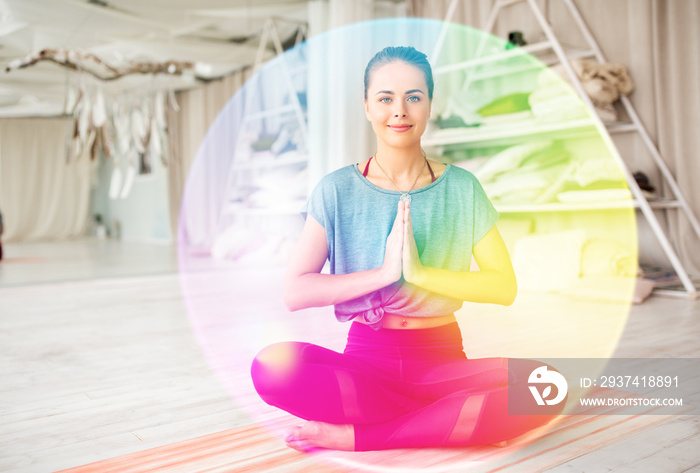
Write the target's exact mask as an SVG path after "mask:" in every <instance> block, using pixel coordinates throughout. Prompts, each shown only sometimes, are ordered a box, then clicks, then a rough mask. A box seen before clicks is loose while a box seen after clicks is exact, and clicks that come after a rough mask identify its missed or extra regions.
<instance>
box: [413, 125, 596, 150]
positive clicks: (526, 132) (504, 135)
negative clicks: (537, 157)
mask: <svg viewBox="0 0 700 473" xmlns="http://www.w3.org/2000/svg"><path fill="white" fill-rule="evenodd" d="M562 131H566V132H567V136H570V135H578V134H580V135H588V134H593V133H596V132H597V128H596V126H595V123H594V122H593V121H592V120H590V119H583V120H575V121H570V122H555V123H545V124H543V123H537V122H535V121H534V120H531V121H528V122H525V121H518V122H507V123H506V122H504V123H502V124H498V125H482V126H477V127H470V128H444V129H440V130H437V131H434V132H432V133H431V134H430V136H427V137H425V138H423V140H422V144H423V146H426V147H430V146H443V145H456V144H466V143H474V144H475V143H486V142H490V141H500V142H508V140H512V139H517V138H522V137H533V136H537V137H538V138H546V137H548V135H554V134H557V133H559V132H562ZM498 144H499V143H494V144H493V146H497V145H498Z"/></svg>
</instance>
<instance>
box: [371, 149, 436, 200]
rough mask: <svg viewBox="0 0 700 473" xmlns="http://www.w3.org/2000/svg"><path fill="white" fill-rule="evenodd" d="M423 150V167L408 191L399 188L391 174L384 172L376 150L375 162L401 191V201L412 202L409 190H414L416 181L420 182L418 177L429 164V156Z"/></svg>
mask: <svg viewBox="0 0 700 473" xmlns="http://www.w3.org/2000/svg"><path fill="white" fill-rule="evenodd" d="M421 152H422V153H423V159H424V160H425V161H424V162H423V167H422V168H421V170H420V172H419V173H418V175H417V176H416V180H415V181H413V185H412V186H411V188H410V189H408V190H407V191H406V192H404V191H402V190H401V189H399V187H398V186H397V185H396V184H394V181H392V180H391V178H390V177H389V175H388V174H387V173H386V172H384V168H382V165H381V164H379V161H378V160H377V152H376V151H375V152H374V162H375V163H377V166H379V169H380V170H381V171H382V174H384V175H385V176H386V178H387V179H389V182H391V185H392V186H394V187H395V188H396V190H397V191H399V192H400V193H401V197H400V198H399V200H400V201H401V202H409V203H410V202H411V195H410V194H409V192H411V191H412V190H413V187H414V186H415V185H416V182H418V178H419V177H420V175H421V174H423V170H424V169H425V165H426V164H428V158H427V157H426V156H425V152H424V151H423V150H421Z"/></svg>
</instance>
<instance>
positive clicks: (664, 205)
mask: <svg viewBox="0 0 700 473" xmlns="http://www.w3.org/2000/svg"><path fill="white" fill-rule="evenodd" d="M562 1H563V2H564V4H565V5H566V6H567V8H568V10H569V12H570V13H571V16H572V17H573V20H574V22H575V23H576V26H577V27H578V28H579V30H580V32H581V34H582V35H583V37H584V39H585V41H586V43H587V44H588V46H589V47H590V50H589V51H585V52H583V53H580V52H579V53H576V55H575V57H595V58H596V59H597V60H598V62H600V63H605V62H607V60H606V58H605V56H604V55H603V52H602V51H601V49H600V46H599V45H598V43H597V42H596V40H595V38H594V37H593V35H592V34H591V31H590V29H589V28H588V26H587V25H586V23H585V22H584V20H583V17H582V16H581V13H580V12H579V10H578V8H577V7H576V5H575V4H574V2H573V0H562ZM459 2H460V0H452V1H451V2H450V5H449V7H448V10H447V14H446V17H445V20H444V21H445V25H444V26H443V28H442V31H441V34H440V36H439V38H438V41H437V43H436V47H435V50H434V53H433V56H432V58H431V60H432V61H436V60H437V56H438V54H439V52H440V50H441V49H442V43H443V42H444V40H445V37H446V33H447V28H448V23H449V22H451V20H452V17H453V16H454V12H455V10H456V8H457V4H458V3H459ZM522 2H527V4H528V5H529V6H530V9H531V10H532V13H533V15H534V16H535V19H536V20H537V23H538V24H539V26H540V28H541V29H542V32H543V33H544V35H545V38H546V41H543V42H539V43H535V44H531V45H527V46H525V47H524V48H523V49H525V50H527V52H535V51H542V50H550V49H551V50H553V51H554V53H555V54H556V56H557V59H558V60H559V62H560V63H561V65H562V66H563V68H564V69H565V70H566V73H567V74H568V75H569V77H570V78H571V83H572V85H573V86H574V88H575V90H576V92H577V93H578V94H579V96H580V97H581V99H583V102H584V103H585V104H586V106H587V107H588V109H589V111H590V112H591V115H592V116H593V117H594V119H595V121H596V123H597V126H598V128H599V129H601V130H605V131H604V132H601V136H602V137H603V139H604V140H606V142H607V143H608V144H609V145H610V146H615V145H614V143H613V142H612V140H611V139H610V137H609V133H629V132H632V133H639V136H640V137H641V139H642V141H643V143H644V145H645V146H646V147H647V149H648V150H649V153H650V154H651V156H652V159H653V160H654V163H655V164H656V166H658V168H659V169H660V170H661V173H662V175H663V177H664V178H665V180H666V182H667V183H668V186H669V189H670V190H671V193H672V194H673V198H672V199H668V200H666V199H664V200H663V201H660V202H653V203H651V202H649V201H648V200H647V199H646V198H645V197H644V194H643V193H642V190H641V188H640V187H639V185H638V184H637V181H636V180H635V179H634V177H633V176H632V173H631V172H630V170H629V169H628V168H627V165H626V164H625V163H624V162H622V161H620V162H619V163H618V164H619V165H620V168H621V170H622V172H623V173H624V176H625V180H626V181H627V185H628V186H629V188H630V191H631V192H632V195H633V196H634V203H635V206H636V207H638V208H639V209H640V211H641V212H642V215H644V217H645V218H646V220H647V222H649V225H650V227H651V229H652V231H653V232H654V235H655V236H656V238H657V240H658V241H659V243H660V244H661V247H662V249H663V250H664V252H665V253H666V256H667V257H668V259H669V261H670V262H671V265H672V266H673V269H674V270H675V271H676V274H677V275H678V278H679V279H680V281H681V283H682V284H683V288H684V289H685V291H684V292H683V291H671V290H664V289H658V290H655V293H657V294H660V295H668V296H687V297H688V298H690V299H695V298H696V297H697V296H698V290H697V288H696V287H695V285H694V283H693V281H692V280H691V278H690V275H689V274H688V271H687V270H686V269H685V267H684V266H683V263H682V262H681V261H680V259H679V258H678V255H677V254H676V251H675V249H674V248H673V246H672V245H671V242H670V241H669V239H668V237H667V236H666V234H665V232H664V230H663V228H662V227H661V225H660V223H659V221H658V219H657V218H656V215H655V214H654V209H664V210H668V209H680V210H681V211H682V212H683V214H684V215H685V216H686V218H687V219H688V221H689V222H690V225H691V227H692V228H693V230H694V231H695V234H696V236H697V237H698V239H700V222H699V221H698V218H697V217H696V216H695V214H694V213H693V210H692V209H691V208H690V205H689V204H688V201H687V200H686V198H685V197H684V196H683V193H682V192H681V190H680V188H679V187H678V184H677V183H676V180H675V179H674V177H673V175H672V174H671V171H670V170H669V169H668V166H666V163H665V162H664V160H663V158H662V157H661V153H659V150H658V148H657V147H656V145H655V144H654V142H653V141H652V140H651V137H650V136H649V133H648V132H647V130H646V128H645V126H644V124H643V123H642V121H641V120H640V118H639V115H638V114H637V112H636V110H635V109H634V106H633V105H632V103H631V102H630V100H629V99H628V98H627V97H626V96H624V95H622V96H621V97H620V99H621V102H622V105H623V106H624V109H625V111H626V112H627V115H628V116H629V117H630V119H631V121H632V122H631V123H629V124H622V125H619V124H615V125H612V126H609V127H606V126H605V125H603V123H602V122H601V121H600V120H599V119H597V116H598V115H597V113H596V111H595V107H594V106H593V103H592V102H591V99H590V98H589V97H588V94H587V93H586V92H585V90H584V89H583V85H582V84H581V81H580V80H579V79H578V76H577V75H576V73H575V72H574V70H573V68H572V67H571V64H570V63H569V60H568V58H569V57H572V56H571V55H567V53H566V52H565V51H564V48H563V47H562V45H561V43H560V42H559V40H558V39H557V37H556V35H555V34H554V31H553V30H552V28H551V26H550V25H549V23H548V22H547V19H546V17H545V15H544V14H543V13H542V10H541V9H540V7H539V6H538V5H537V2H536V0H495V4H494V6H493V8H492V9H491V12H490V13H489V16H488V18H487V20H486V24H485V25H484V27H483V31H485V32H486V33H489V34H490V33H491V31H492V30H493V28H494V25H495V23H496V19H497V17H498V14H499V13H500V11H501V9H502V8H504V7H508V6H510V5H514V4H516V3H522ZM484 39H485V38H484ZM484 44H485V43H484V42H482V44H481V45H480V47H479V49H478V50H477V57H479V56H480V54H481V50H482V47H483V45H484ZM614 155H615V157H616V159H618V160H619V159H620V158H619V154H618V153H614Z"/></svg>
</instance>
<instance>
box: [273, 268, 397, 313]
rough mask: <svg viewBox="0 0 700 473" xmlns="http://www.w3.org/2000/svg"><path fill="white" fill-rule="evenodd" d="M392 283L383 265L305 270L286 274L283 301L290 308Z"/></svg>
mask: <svg viewBox="0 0 700 473" xmlns="http://www.w3.org/2000/svg"><path fill="white" fill-rule="evenodd" d="M389 284H391V281H389V280H388V278H387V274H386V272H385V271H384V270H383V268H382V267H379V268H375V269H370V270H367V271H358V272H355V273H348V274H323V273H307V274H302V275H300V276H294V277H288V278H287V280H286V281H285V284H284V294H283V296H284V302H285V304H286V306H287V308H288V309H289V310H291V311H295V310H299V309H306V308H308V307H325V306H329V305H334V304H339V303H341V302H345V301H349V300H351V299H355V298H356V297H360V296H363V295H365V294H369V293H370V292H373V291H376V290H377V289H381V288H383V287H385V286H388V285H389Z"/></svg>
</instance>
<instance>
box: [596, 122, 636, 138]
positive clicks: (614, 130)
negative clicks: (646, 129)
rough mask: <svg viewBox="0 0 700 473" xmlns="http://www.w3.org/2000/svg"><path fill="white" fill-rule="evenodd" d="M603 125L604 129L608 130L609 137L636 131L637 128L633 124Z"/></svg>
mask: <svg viewBox="0 0 700 473" xmlns="http://www.w3.org/2000/svg"><path fill="white" fill-rule="evenodd" d="M603 124H604V125H605V128H607V129H608V133H610V134H611V135H613V134H618V133H631V132H635V131H638V128H637V126H636V125H635V124H634V123H623V122H617V123H605V122H604V123H603Z"/></svg>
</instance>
